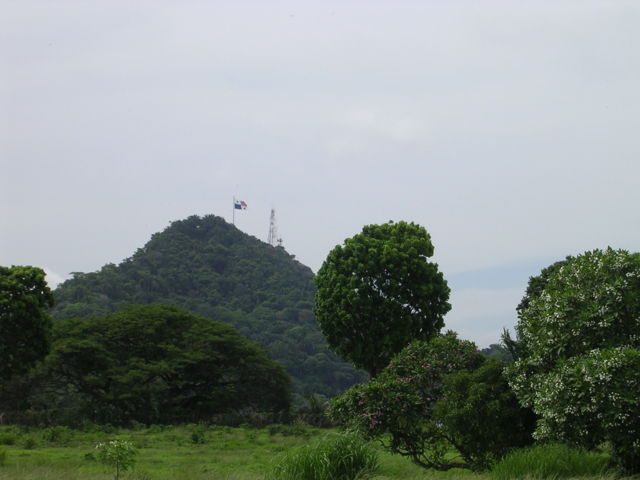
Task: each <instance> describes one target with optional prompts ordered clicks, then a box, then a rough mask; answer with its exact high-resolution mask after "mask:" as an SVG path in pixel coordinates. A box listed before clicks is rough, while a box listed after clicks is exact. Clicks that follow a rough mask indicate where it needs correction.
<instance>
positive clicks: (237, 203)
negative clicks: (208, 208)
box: [233, 200, 247, 210]
mask: <svg viewBox="0 0 640 480" xmlns="http://www.w3.org/2000/svg"><path fill="white" fill-rule="evenodd" d="M233 207H234V208H235V209H236V210H246V209H247V204H246V203H245V202H244V200H234V204H233Z"/></svg>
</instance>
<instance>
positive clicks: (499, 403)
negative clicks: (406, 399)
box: [434, 358, 536, 470]
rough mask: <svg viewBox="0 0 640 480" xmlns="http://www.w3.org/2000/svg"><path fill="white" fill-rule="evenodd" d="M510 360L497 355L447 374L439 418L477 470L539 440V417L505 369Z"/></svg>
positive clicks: (469, 462) (439, 406)
mask: <svg viewBox="0 0 640 480" xmlns="http://www.w3.org/2000/svg"><path fill="white" fill-rule="evenodd" d="M505 365H506V364H505V362H503V361H501V360H498V359H495V358H491V359H489V360H487V361H486V362H485V363H484V365H482V366H481V367H480V368H478V369H477V370H475V371H472V372H470V371H468V370H463V371H461V372H457V373H452V374H451V375H448V376H446V377H445V378H444V395H443V398H442V399H441V400H439V401H438V403H437V404H436V408H435V410H434V418H435V419H436V420H437V421H439V422H441V423H442V426H443V429H444V432H445V434H446V436H447V438H448V439H449V440H450V441H451V443H452V444H454V445H455V447H456V448H457V449H458V451H459V452H460V454H461V455H462V457H463V458H464V459H465V461H466V462H467V463H468V464H469V465H470V466H471V467H472V468H473V469H474V470H484V469H486V468H488V467H490V466H491V464H493V463H494V462H495V461H496V460H499V459H500V458H502V457H503V456H504V455H506V454H507V453H508V452H509V451H510V450H512V449H514V448H520V447H525V446H527V445H530V444H531V443H533V436H532V434H533V430H534V428H535V426H536V417H535V415H534V413H533V411H532V410H531V409H530V408H522V407H521V406H520V404H519V403H518V400H517V399H516V397H515V395H514V394H513V392H512V391H511V389H510V388H509V384H508V383H507V380H506V378H505V377H504V375H503V370H504V367H505Z"/></svg>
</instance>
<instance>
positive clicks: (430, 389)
mask: <svg viewBox="0 0 640 480" xmlns="http://www.w3.org/2000/svg"><path fill="white" fill-rule="evenodd" d="M482 361H483V357H482V356H481V355H480V354H479V353H478V351H477V349H476V346H475V345H474V344H473V343H472V342H468V341H465V340H459V339H458V338H457V336H456V334H455V333H454V332H447V333H446V334H445V335H440V336H438V337H436V338H434V339H432V340H431V341H430V342H429V343H427V342H422V341H415V342H412V343H411V344H409V345H408V346H407V347H406V348H405V349H404V350H402V351H401V352H400V353H399V354H398V355H396V356H395V357H394V359H393V360H392V361H391V363H390V364H389V365H388V366H387V367H386V368H385V369H384V370H383V371H382V372H381V373H380V375H378V376H377V377H375V378H374V379H372V380H371V381H370V382H369V383H368V384H366V385H357V386H355V387H353V388H351V389H350V390H348V391H347V392H346V393H345V394H343V395H342V396H340V397H338V398H337V399H334V400H333V401H332V403H331V405H330V407H329V414H330V415H331V416H332V418H333V419H334V420H336V421H337V422H339V423H341V424H342V425H344V426H346V427H347V428H350V429H352V430H356V431H358V432H360V433H361V434H363V435H364V436H365V438H367V439H373V438H376V439H380V440H382V441H383V442H384V444H385V447H386V448H387V449H388V450H390V451H391V452H393V453H398V454H400V455H403V456H408V457H410V458H411V460H412V461H413V462H414V463H416V464H417V465H420V466H421V467H425V468H433V469H436V470H447V469H449V468H452V467H453V466H458V467H466V466H467V465H465V464H454V463H452V462H451V461H450V459H449V458H448V457H447V453H448V452H449V450H451V448H452V445H451V443H450V442H449V440H448V439H447V437H446V432H444V431H443V429H442V426H441V422H439V421H438V420H437V419H435V418H433V410H434V407H435V405H436V402H437V401H438V400H440V398H441V397H442V389H443V384H442V382H443V379H444V377H445V376H446V375H448V374H450V373H453V372H457V371H460V370H464V369H474V368H476V367H478V366H479V365H480V364H481V363H482Z"/></svg>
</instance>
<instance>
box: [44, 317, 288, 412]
mask: <svg viewBox="0 0 640 480" xmlns="http://www.w3.org/2000/svg"><path fill="white" fill-rule="evenodd" d="M46 367H47V369H48V376H49V378H51V379H53V380H54V381H55V382H57V383H58V384H59V387H63V386H71V388H72V389H73V391H74V392H75V393H76V394H79V395H80V396H81V397H82V398H84V400H85V401H84V404H83V405H84V406H83V408H84V412H83V413H84V414H85V415H86V416H87V417H88V418H90V419H91V420H92V421H94V422H110V423H124V422H128V421H131V420H136V421H139V422H144V423H163V422H165V423H168V422H177V421H198V420H203V419H206V418H208V417H210V416H211V415H215V414H220V413H228V412H237V411H247V410H256V411H271V412H276V411H282V410H287V409H288V408H289V402H290V396H289V387H290V378H289V376H288V375H287V374H286V372H285V370H284V369H283V368H282V367H281V366H280V365H279V364H278V363H276V362H275V361H273V360H271V359H269V358H268V356H267V354H266V353H265V352H264V351H263V350H262V349H261V348H259V347H258V346H257V345H254V344H251V343H249V342H248V341H247V340H246V339H245V338H244V337H242V336H241V335H240V334H239V333H238V332H237V331H235V330H234V329H233V328H231V327H230V326H228V325H225V324H223V323H220V322H214V321H211V320H208V319H205V318H202V317H199V316H196V315H193V314H191V313H189V312H187V311H185V310H183V309H180V308H178V307H173V306H161V305H132V306H127V307H124V308H122V309H121V310H119V311H117V312H115V313H112V314H109V315H106V316H104V317H95V318H89V319H71V320H66V321H62V322H58V323H57V324H56V325H55V329H54V342H53V347H52V351H51V354H50V356H49V357H48V358H47V362H46Z"/></svg>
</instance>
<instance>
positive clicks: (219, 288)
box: [52, 215, 364, 396]
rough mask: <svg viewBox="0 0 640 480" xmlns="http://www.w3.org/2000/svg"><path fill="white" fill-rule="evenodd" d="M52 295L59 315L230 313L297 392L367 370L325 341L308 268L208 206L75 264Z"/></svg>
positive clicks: (322, 389) (329, 386)
mask: <svg viewBox="0 0 640 480" xmlns="http://www.w3.org/2000/svg"><path fill="white" fill-rule="evenodd" d="M54 294H55V297H56V306H55V307H54V309H53V310H52V314H53V316H54V318H55V319H58V320H61V319H66V318H71V317H89V316H97V315H103V314H106V313H108V312H111V311H114V310H116V309H118V308H119V307H121V306H122V305H125V304H130V303H139V304H145V303H165V304H175V305H178V306H181V307H183V308H186V309H188V310H190V311H191V312H193V313H196V314H199V315H202V316H205V317H208V318H212V319H216V320H221V321H224V322H227V323H229V324H231V325H233V326H234V327H235V328H237V329H238V330H239V331H240V332H241V333H242V334H244V335H245V336H246V337H248V338H249V339H250V340H252V341H255V342H257V343H259V344H261V345H262V346H263V347H265V348H266V349H268V350H269V351H270V352H271V355H272V357H273V358H274V359H275V360H277V361H279V362H281V363H282V364H283V365H284V366H285V367H286V368H287V370H288V372H289V374H290V375H291V376H292V377H293V378H294V382H295V389H296V391H297V392H298V393H307V392H314V393H320V394H323V395H326V396H333V395H336V394H338V393H340V392H342V391H343V390H344V389H345V388H347V387H348V386H350V385H352V384H353V383H355V382H357V381H360V380H362V379H363V378H364V377H363V374H362V373H361V372H357V371H355V370H354V369H353V367H351V365H350V364H347V363H345V362H343V361H341V360H339V359H338V358H337V357H336V356H335V355H334V354H333V353H331V352H330V351H329V350H328V349H327V346H326V343H325V340H324V337H323V336H322V333H321V332H320V330H319V327H318V325H317V323H316V321H315V318H314V316H313V313H312V311H311V309H312V306H313V298H314V294H315V287H314V285H313V273H312V272H311V270H310V269H309V268H308V267H306V266H304V265H302V264H301V263H299V262H297V261H296V260H294V258H293V256H291V255H289V254H288V253H287V252H286V251H285V250H284V249H283V248H282V247H273V246H271V245H269V244H266V243H264V242H261V241H260V240H258V239H256V238H255V237H251V236H249V235H247V234H245V233H243V232H241V231H240V230H238V229H237V228H235V227H234V226H232V225H230V224H228V223H227V222H225V221H224V219H222V218H220V217H216V216H213V215H207V216H205V217H198V216H192V217H189V218H187V219H185V220H181V221H176V222H173V223H172V224H171V225H170V226H169V227H168V228H167V229H166V230H164V231H163V232H161V233H156V234H154V235H153V236H152V237H151V240H150V241H149V242H148V243H147V244H146V245H145V246H144V247H143V248H141V249H138V251H137V252H136V253H135V254H134V255H133V256H132V257H130V258H128V259H126V260H124V261H123V262H122V263H121V264H119V265H114V264H107V265H105V266H104V267H102V269H101V270H100V271H98V272H94V273H75V274H74V277H73V278H72V279H70V280H67V281H66V282H64V283H63V284H62V285H60V286H59V287H58V288H57V289H56V290H55V292H54Z"/></svg>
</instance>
